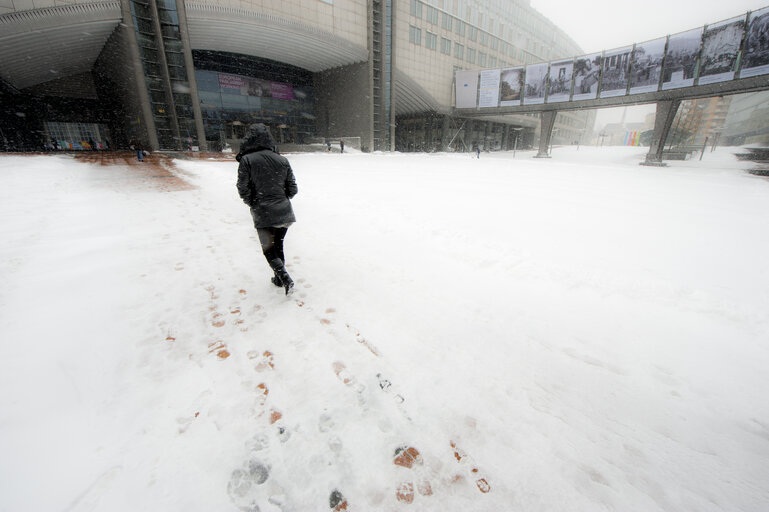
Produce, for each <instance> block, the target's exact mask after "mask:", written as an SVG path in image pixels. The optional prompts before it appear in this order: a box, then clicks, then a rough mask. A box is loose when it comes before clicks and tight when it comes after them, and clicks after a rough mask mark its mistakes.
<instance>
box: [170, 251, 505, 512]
mask: <svg viewBox="0 0 769 512" xmlns="http://www.w3.org/2000/svg"><path fill="white" fill-rule="evenodd" d="M211 249H212V250H213V248H211ZM293 261H294V262H295V263H298V262H299V258H298V257H295V258H294V259H293ZM179 265H181V264H179ZM177 270H182V268H177ZM296 282H297V283H298V285H299V287H301V288H300V291H299V293H298V294H296V295H298V297H297V298H295V299H294V302H295V304H296V305H297V307H299V308H301V309H303V310H305V311H308V312H310V311H313V308H312V307H311V306H310V305H309V304H307V302H306V301H305V299H306V298H307V293H306V292H303V291H301V290H302V289H303V290H307V289H310V288H312V284H311V283H308V282H307V281H306V280H305V279H304V278H300V279H297V280H296ZM204 289H205V292H206V293H207V294H208V313H207V322H208V324H209V325H210V331H209V332H213V333H215V332H216V331H218V330H221V329H222V328H224V327H225V326H226V325H228V324H230V325H232V326H233V327H235V328H237V329H238V330H239V331H240V332H243V333H245V332H247V331H248V323H247V321H246V318H248V319H249V320H251V321H254V322H256V323H261V322H263V321H264V319H265V318H266V316H267V313H266V311H264V308H263V307H262V306H261V305H258V304H255V305H253V306H250V309H247V308H248V307H247V306H246V301H245V299H246V297H247V292H246V290H245V289H239V290H238V292H237V295H236V299H235V300H233V301H231V304H230V305H229V307H227V308H221V307H220V305H219V303H220V298H221V297H220V294H219V292H218V290H217V289H216V287H215V286H214V285H213V284H207V285H205V287H204ZM244 310H245V313H244ZM335 314H336V309H335V308H332V307H329V308H326V309H325V310H324V312H323V314H322V316H316V319H317V320H318V322H319V323H320V325H322V326H324V327H325V328H327V329H328V331H329V333H330V334H332V335H333V336H335V337H337V338H339V339H341V338H344V337H347V338H348V339H351V340H354V341H355V342H356V343H357V344H358V345H360V346H361V347H362V348H365V349H366V350H367V351H368V352H369V353H370V354H371V355H373V356H374V357H377V358H378V357H380V356H381V353H380V351H379V350H378V349H377V348H376V346H374V345H373V344H372V343H371V342H370V341H368V340H367V339H366V338H365V337H364V336H363V335H362V334H361V332H360V331H359V330H357V329H356V328H354V327H353V326H351V325H350V324H347V323H345V324H344V330H343V331H342V333H340V332H338V331H337V330H336V329H335V327H334V326H335V325H336V324H337V322H336V318H335ZM167 332H168V334H167V337H166V341H167V342H174V341H176V336H175V335H173V332H171V331H170V330H168V331H167ZM214 337H215V338H216V336H214ZM207 352H208V354H209V355H210V356H213V357H216V358H217V359H219V360H226V359H227V358H229V357H230V356H231V351H230V349H229V347H228V346H227V344H226V343H225V342H224V341H223V340H222V339H218V338H217V339H214V340H213V341H211V342H210V343H209V344H208V347H207ZM246 356H247V357H248V359H249V360H250V362H251V364H252V366H253V370H254V372H255V373H257V374H259V375H260V376H263V377H264V378H263V379H262V381H261V382H259V383H258V384H257V385H256V386H255V387H254V389H253V392H254V402H253V407H252V418H254V419H255V420H256V421H257V422H259V424H260V425H262V430H260V431H259V432H258V433H257V434H256V435H255V436H253V438H251V439H250V440H249V441H248V442H247V443H246V448H247V449H248V450H249V452H250V456H249V457H248V458H247V460H245V461H244V463H243V464H242V466H241V467H239V468H237V469H235V470H234V471H233V472H232V474H231V476H230V480H229V483H228V485H227V492H228V494H229V496H230V499H231V500H232V502H233V503H234V504H235V505H236V506H237V507H238V508H239V509H240V510H242V511H244V512H258V511H260V506H259V505H260V503H261V504H262V505H263V506H264V505H265V504H266V503H267V504H270V505H272V506H273V507H278V508H279V509H281V510H286V508H285V507H286V506H288V505H287V498H286V496H285V495H284V494H283V489H282V488H281V487H280V485H279V483H278V482H276V481H274V480H275V479H271V475H272V473H273V467H272V464H271V460H272V459H274V458H279V457H276V456H274V455H273V452H274V451H275V450H279V449H280V445H282V444H283V443H286V442H287V441H288V440H289V439H290V438H291V431H290V429H289V428H288V426H287V425H286V420H285V418H284V414H283V412H282V411H281V410H280V408H278V407H277V406H276V405H274V404H272V403H271V400H270V386H269V380H270V379H269V375H270V374H271V373H272V372H274V371H275V369H276V361H275V355H274V354H273V353H272V352H271V351H269V350H261V351H256V350H254V351H250V352H248V353H247V354H246ZM331 369H332V371H333V372H334V373H335V374H336V376H337V378H338V379H339V380H340V381H341V383H342V384H343V385H344V386H345V387H347V388H348V389H349V390H351V391H352V392H353V393H355V395H356V398H357V401H358V404H359V406H360V407H361V408H363V409H364V410H366V409H367V400H366V387H365V385H364V384H363V383H362V382H361V381H360V380H359V379H358V378H356V376H355V375H354V374H353V373H352V372H351V371H350V370H349V369H348V368H347V367H346V365H345V364H344V363H343V362H341V361H335V362H334V363H333V364H332V368H331ZM376 377H377V381H378V387H379V390H380V391H381V392H383V393H386V394H388V395H389V396H390V397H391V399H392V400H393V402H394V403H395V404H396V406H402V404H403V403H404V402H405V398H404V397H403V395H402V394H400V393H398V392H397V391H395V390H394V387H393V385H392V383H391V382H390V381H389V380H388V379H386V378H385V377H384V376H383V375H382V374H377V375H376ZM399 410H400V411H401V413H402V414H403V415H404V417H405V418H406V419H407V420H409V421H410V420H411V418H410V417H409V416H408V413H407V412H406V409H405V408H403V407H399ZM198 414H199V413H198V412H195V414H194V416H192V417H188V418H180V419H179V420H178V421H179V423H180V428H179V433H180V434H181V433H184V431H185V430H186V429H187V427H188V426H189V424H190V423H191V422H192V420H193V419H194V418H196V417H197V416H198ZM333 427H334V422H333V418H332V417H331V416H328V415H326V414H324V415H321V417H320V418H319V420H318V430H319V432H321V433H323V434H325V435H327V440H326V442H327V446H328V448H329V451H330V453H332V454H339V453H340V452H341V450H342V441H341V440H340V439H339V438H338V437H337V436H336V435H335V434H334V433H333ZM450 449H451V453H452V454H453V458H454V459H455V461H456V463H457V469H458V471H456V472H454V473H452V475H451V477H450V478H445V477H444V478H441V477H440V475H439V474H438V473H437V472H436V471H435V470H434V469H432V468H429V467H428V466H427V465H426V464H425V462H424V459H423V457H422V455H421V453H420V452H419V450H418V449H417V448H415V447H413V446H409V445H401V446H397V447H396V448H395V449H394V453H393V455H392V463H393V464H394V465H395V466H396V467H397V468H400V469H399V471H401V472H402V482H401V483H400V484H399V485H398V486H397V488H396V489H393V490H391V492H392V494H391V496H394V497H395V499H396V500H397V502H398V503H400V504H401V505H404V506H406V505H411V504H413V503H417V504H418V503H419V502H420V500H429V499H430V497H432V496H433V495H434V494H435V492H436V491H437V490H439V489H440V488H441V486H447V485H457V484H460V483H462V482H464V481H466V480H469V481H470V482H472V483H473V484H474V485H475V487H476V488H477V490H478V491H480V492H481V493H483V494H486V493H489V492H490V491H491V486H490V484H489V482H488V480H487V478H486V477H485V476H484V475H483V473H482V471H481V470H480V469H479V467H478V465H477V464H476V463H475V461H474V460H473V459H472V458H471V457H470V456H469V455H467V454H466V453H465V452H464V451H462V449H461V448H459V447H458V446H457V445H456V443H454V442H453V441H452V442H451V443H450ZM356 508H357V509H358V510H363V509H362V508H360V507H356ZM328 509H329V510H332V511H335V512H337V511H348V510H353V507H352V506H351V505H350V503H349V502H348V500H347V499H346V498H345V496H344V495H343V494H342V491H341V490H339V489H333V490H331V492H330V494H329V497H328Z"/></svg>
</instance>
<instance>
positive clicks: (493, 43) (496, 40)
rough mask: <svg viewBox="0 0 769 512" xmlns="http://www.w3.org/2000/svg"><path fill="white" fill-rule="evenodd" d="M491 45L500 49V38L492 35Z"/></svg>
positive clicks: (492, 47)
mask: <svg viewBox="0 0 769 512" xmlns="http://www.w3.org/2000/svg"><path fill="white" fill-rule="evenodd" d="M489 46H491V49H492V50H498V49H499V39H497V38H496V37H494V36H492V37H491V41H489Z"/></svg>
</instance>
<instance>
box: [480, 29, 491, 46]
mask: <svg viewBox="0 0 769 512" xmlns="http://www.w3.org/2000/svg"><path fill="white" fill-rule="evenodd" d="M481 44H482V45H483V46H488V45H489V35H488V34H487V33H486V32H481Z"/></svg>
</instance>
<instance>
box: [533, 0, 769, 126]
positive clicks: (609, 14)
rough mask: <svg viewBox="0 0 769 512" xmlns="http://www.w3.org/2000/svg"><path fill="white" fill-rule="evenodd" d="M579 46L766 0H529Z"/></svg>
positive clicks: (641, 36)
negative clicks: (632, 0) (582, 0)
mask: <svg viewBox="0 0 769 512" xmlns="http://www.w3.org/2000/svg"><path fill="white" fill-rule="evenodd" d="M531 6H532V7H534V8H535V9H536V10H538V11H539V12H541V13H542V14H544V15H545V17H547V18H548V19H549V20H550V21H552V22H553V23H555V24H556V25H557V26H558V27H560V28H561V29H562V30H563V31H564V32H566V33H567V34H569V36H571V37H572V39H574V41H575V42H576V43H577V44H578V45H580V46H581V47H582V49H583V50H584V51H585V53H593V52H597V51H601V50H611V49H613V48H619V47H622V46H629V45H631V44H633V43H641V42H644V41H649V40H651V39H657V38H659V37H664V36H666V35H668V34H675V33H677V32H684V31H686V30H690V29H693V28H697V27H701V26H703V25H707V24H708V23H715V22H718V21H722V20H725V19H729V18H733V17H735V16H739V15H744V14H745V13H747V12H748V11H756V10H758V9H761V8H763V7H767V6H769V0H645V1H644V2H628V1H626V0H625V1H617V0H589V1H588V2H579V1H576V0H531ZM622 110H623V109H622V108H612V109H601V110H599V111H598V117H597V118H596V124H595V128H596V129H597V130H600V129H601V128H602V127H603V126H604V125H605V124H606V123H616V122H618V121H619V120H620V118H621V116H622ZM649 112H654V106H653V105H644V106H638V107H628V109H627V115H626V121H628V122H640V121H643V120H644V117H645V116H646V114H648V113H649Z"/></svg>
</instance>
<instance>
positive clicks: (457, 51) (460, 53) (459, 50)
mask: <svg viewBox="0 0 769 512" xmlns="http://www.w3.org/2000/svg"><path fill="white" fill-rule="evenodd" d="M454 57H456V58H458V59H460V60H462V59H464V58H465V47H464V46H462V45H461V44H459V43H454Z"/></svg>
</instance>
